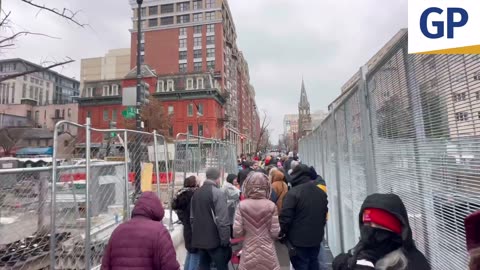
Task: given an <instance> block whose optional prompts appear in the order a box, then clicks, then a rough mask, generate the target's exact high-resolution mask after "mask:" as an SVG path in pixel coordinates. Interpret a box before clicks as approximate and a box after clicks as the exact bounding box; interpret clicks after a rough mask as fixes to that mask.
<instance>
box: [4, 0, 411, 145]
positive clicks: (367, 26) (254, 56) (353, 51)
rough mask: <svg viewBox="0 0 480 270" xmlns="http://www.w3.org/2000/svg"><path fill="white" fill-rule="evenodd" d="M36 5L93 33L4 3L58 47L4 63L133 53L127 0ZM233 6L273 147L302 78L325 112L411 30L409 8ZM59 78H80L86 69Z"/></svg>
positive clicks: (30, 44) (26, 47) (13, 53)
mask: <svg viewBox="0 0 480 270" xmlns="http://www.w3.org/2000/svg"><path fill="white" fill-rule="evenodd" d="M34 2H36V3H39V4H43V3H45V4H48V5H50V6H55V7H57V8H58V9H63V8H64V7H66V8H69V9H71V10H81V13H80V14H79V15H78V19H79V20H80V21H81V22H84V23H88V25H89V26H88V27H85V28H80V27H78V26H76V25H74V24H73V23H66V22H65V20H62V19H61V18H58V17H55V16H52V15H50V14H48V13H47V12H41V13H39V14H37V10H36V9H35V8H31V7H29V6H28V5H26V4H24V3H21V2H20V1H19V0H3V1H2V5H3V6H2V8H3V9H4V10H5V11H7V12H8V11H12V19H13V23H14V27H15V28H16V29H17V30H29V31H32V32H41V33H45V34H49V35H51V36H55V37H58V38H59V39H50V38H45V37H40V36H28V37H22V38H21V39H19V41H18V42H17V43H16V47H15V48H14V49H10V50H8V51H5V50H4V53H3V55H1V56H0V57H1V58H10V57H21V58H25V59H28V60H31V61H33V62H40V61H44V60H62V59H64V58H65V57H71V58H73V59H75V60H80V59H81V58H87V57H97V56H102V55H104V54H105V53H106V52H107V51H108V49H112V48H122V47H129V46H130V33H129V31H128V29H129V28H131V24H132V23H131V16H132V13H131V10H130V5H129V3H128V0H69V1H65V0H34ZM229 4H230V8H231V10H232V13H233V18H234V22H235V26H236V29H237V35H238V40H237V43H238V45H239V48H240V49H241V50H242V51H243V53H244V55H245V57H246V59H247V61H248V63H249V67H250V77H251V80H252V81H251V83H252V85H253V86H254V87H255V89H256V93H257V96H256V100H257V104H258V106H259V108H260V109H261V110H265V111H266V112H267V114H268V117H269V118H270V119H271V128H272V131H273V134H274V136H273V138H272V140H271V141H272V142H273V143H276V142H277V140H278V134H280V133H282V132H283V126H282V120H283V115H284V114H287V113H296V112H297V107H298V101H299V99H300V86H301V80H302V76H303V77H304V79H305V86H306V89H307V94H308V98H309V101H310V105H311V111H316V110H327V106H328V104H329V103H331V102H332V101H333V100H334V99H335V98H336V97H337V96H338V95H339V93H340V87H341V86H342V84H343V83H344V82H346V81H347V80H348V79H349V78H350V77H351V75H353V74H354V73H355V72H356V71H357V70H358V69H359V68H360V66H361V65H363V64H364V63H365V62H366V61H367V60H368V59H369V58H370V57H371V56H373V54H375V52H377V51H378V50H379V49H380V48H381V47H382V46H383V45H384V44H385V43H386V42H387V41H388V40H389V39H390V38H391V37H392V36H393V35H394V34H395V33H396V32H397V31H398V30H399V29H400V28H404V27H406V26H407V1H406V0H388V1H385V0H362V1H354V0H229ZM2 16H3V14H2ZM2 31H4V30H3V29H2ZM59 71H60V72H62V73H64V74H66V75H69V76H75V77H76V78H79V74H80V62H79V61H77V62H76V63H74V64H71V65H69V66H68V67H64V68H63V69H61V70H59Z"/></svg>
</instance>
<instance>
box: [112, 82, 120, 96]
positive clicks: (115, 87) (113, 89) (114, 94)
mask: <svg viewBox="0 0 480 270" xmlns="http://www.w3.org/2000/svg"><path fill="white" fill-rule="evenodd" d="M118 94H119V93H118V84H113V85H112V96H118Z"/></svg>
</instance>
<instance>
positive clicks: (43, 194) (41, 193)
mask: <svg viewBox="0 0 480 270" xmlns="http://www.w3.org/2000/svg"><path fill="white" fill-rule="evenodd" d="M54 162H55V161H54ZM49 175H50V173H49V172H40V173H39V176H40V177H39V178H40V179H39V183H38V221H37V231H39V232H44V231H45V230H46V226H45V225H46V224H45V216H46V211H45V210H46V209H45V207H46V202H47V198H48V176H49ZM53 184H55V182H53V181H52V185H53Z"/></svg>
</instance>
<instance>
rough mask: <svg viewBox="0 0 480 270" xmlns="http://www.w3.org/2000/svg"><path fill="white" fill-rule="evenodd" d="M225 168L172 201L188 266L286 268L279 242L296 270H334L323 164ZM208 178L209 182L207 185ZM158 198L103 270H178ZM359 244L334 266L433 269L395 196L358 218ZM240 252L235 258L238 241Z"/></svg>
mask: <svg viewBox="0 0 480 270" xmlns="http://www.w3.org/2000/svg"><path fill="white" fill-rule="evenodd" d="M221 175H222V174H221V172H220V171H219V170H218V169H216V168H209V169H207V171H206V179H205V180H204V181H200V179H198V178H197V177H195V176H189V177H188V178H186V179H185V181H184V187H183V188H182V189H180V190H179V191H178V192H177V194H176V196H175V198H174V200H173V202H172V208H173V209H174V210H175V211H176V213H177V215H178V218H179V220H180V221H181V223H182V224H183V227H184V230H183V236H184V240H185V248H186V250H187V256H186V259H185V262H184V266H183V269H185V270H207V269H217V270H227V269H229V263H230V260H231V259H232V254H233V256H239V257H240V260H239V266H238V269H240V270H255V269H258V270H279V269H280V262H279V259H278V254H277V250H278V246H285V249H286V250H287V251H288V256H289V259H290V262H291V268H293V269H295V270H324V269H329V268H328V265H327V261H326V257H327V256H326V250H325V246H324V231H325V225H326V223H327V220H328V218H329V213H328V198H327V186H326V183H325V181H324V179H323V178H322V177H321V176H320V175H318V173H317V172H316V170H315V168H314V167H311V166H308V165H306V164H303V163H302V162H300V160H299V159H298V157H296V156H295V155H294V154H293V153H290V154H289V155H288V156H285V157H272V156H266V157H264V158H263V159H260V158H254V159H253V160H250V161H249V160H245V159H239V173H238V174H228V175H227V177H226V179H222V177H221ZM202 180H203V179H202ZM163 215H164V210H163V207H162V204H161V202H160V200H159V199H158V197H157V196H156V195H155V194H153V193H151V192H146V193H143V194H142V195H141V197H140V198H139V199H138V201H137V203H136V205H135V208H134V210H133V212H132V219H131V220H130V221H128V222H126V223H123V224H121V225H120V226H119V227H118V228H117V229H116V230H115V231H114V233H113V234H112V237H111V239H110V242H109V244H108V246H107V248H106V250H105V252H104V256H103V262H102V269H112V270H113V269H134V268H135V269H162V270H177V269H180V264H179V263H178V262H177V258H176V256H175V255H176V254H175V249H174V247H173V244H172V240H171V238H170V236H169V234H168V231H167V230H166V229H165V227H164V226H163V225H161V223H160V222H161V220H162V219H163ZM358 222H359V224H358V225H359V227H360V239H359V241H358V243H357V244H356V245H355V246H354V247H351V249H350V250H349V251H348V252H347V253H344V254H340V255H338V256H337V257H336V258H335V259H334V261H333V264H332V266H331V267H332V268H333V269H334V270H367V269H381V270H386V269H391V270H412V269H415V270H424V269H425V270H427V269H431V268H430V265H429V262H428V261H427V259H426V258H425V256H424V255H423V254H422V253H421V252H420V251H419V250H418V249H417V248H416V246H415V243H414V241H413V238H412V229H411V227H410V224H409V221H408V214H407V210H406V208H405V205H404V204H403V202H402V200H401V198H400V197H399V196H397V195H395V194H372V195H370V196H368V197H367V198H366V199H365V201H364V202H363V205H362V207H361V210H360V213H359V219H358ZM465 226H466V227H465V228H466V233H467V248H468V251H469V254H470V257H471V261H470V270H479V269H480V230H479V229H478V228H480V212H477V213H474V214H472V215H470V216H469V217H467V218H466V220H465ZM236 239H237V240H238V239H240V240H241V243H242V247H241V252H237V253H235V254H234V253H233V252H232V247H231V244H232V242H233V240H236Z"/></svg>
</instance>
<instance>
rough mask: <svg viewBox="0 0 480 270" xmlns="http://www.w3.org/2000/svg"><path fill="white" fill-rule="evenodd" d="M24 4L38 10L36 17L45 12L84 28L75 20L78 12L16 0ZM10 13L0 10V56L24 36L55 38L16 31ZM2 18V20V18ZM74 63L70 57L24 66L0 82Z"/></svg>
mask: <svg viewBox="0 0 480 270" xmlns="http://www.w3.org/2000/svg"><path fill="white" fill-rule="evenodd" d="M17 1H20V2H22V3H24V4H25V5H26V6H29V7H31V8H35V9H37V10H38V12H37V15H38V14H39V13H41V12H47V13H49V14H53V15H54V16H58V17H61V18H63V19H65V20H66V21H68V22H71V23H74V24H75V25H77V26H79V27H85V26H86V24H84V23H81V22H80V21H79V20H77V15H78V11H72V10H70V9H67V8H62V9H57V8H53V7H49V6H46V5H45V4H37V3H35V2H34V1H33V0H17ZM11 15H12V12H11V11H8V12H6V11H4V9H3V8H2V9H0V30H1V31H0V54H2V53H4V50H5V49H11V48H13V47H15V42H16V41H17V40H18V39H19V38H21V37H25V36H29V35H35V36H44V37H48V38H55V37H53V36H50V35H47V34H44V33H36V32H31V31H16V30H15V29H14V27H13V24H14V23H13V21H12V20H11ZM2 17H3V18H2ZM72 62H74V60H72V59H71V58H70V57H65V58H64V59H63V60H60V61H45V62H43V63H41V64H40V65H39V66H35V67H32V66H30V65H25V66H26V68H25V70H24V71H21V72H16V73H13V74H8V75H6V76H3V77H0V82H2V81H5V80H9V79H13V78H16V77H19V76H24V75H27V74H31V73H36V72H42V71H45V70H49V69H52V68H55V67H59V66H63V65H66V64H70V63H72Z"/></svg>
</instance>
